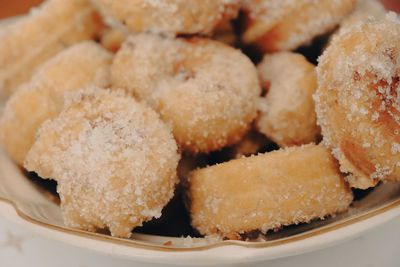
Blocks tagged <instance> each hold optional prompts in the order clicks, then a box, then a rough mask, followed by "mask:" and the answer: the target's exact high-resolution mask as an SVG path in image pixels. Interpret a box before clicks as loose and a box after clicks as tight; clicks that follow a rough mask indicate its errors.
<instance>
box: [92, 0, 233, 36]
mask: <svg viewBox="0 0 400 267" xmlns="http://www.w3.org/2000/svg"><path fill="white" fill-rule="evenodd" d="M92 2H93V4H94V5H95V6H97V7H98V8H99V10H100V12H101V13H102V14H103V15H104V17H105V20H106V22H107V23H108V24H110V25H112V26H117V27H122V28H125V29H127V30H128V31H131V32H134V33H140V32H152V33H164V34H167V35H172V36H175V35H176V34H194V33H200V34H210V33H211V32H212V30H213V29H214V28H215V27H216V26H217V25H218V24H219V23H221V22H222V21H224V20H227V19H231V18H235V17H236V16H237V14H238V11H239V0H172V1H162V0H150V1H148V0H147V1H146V0H118V1H114V0H92Z"/></svg>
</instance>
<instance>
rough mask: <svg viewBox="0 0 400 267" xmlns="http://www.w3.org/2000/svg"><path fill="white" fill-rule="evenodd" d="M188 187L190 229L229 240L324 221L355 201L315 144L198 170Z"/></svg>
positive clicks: (329, 159)
mask: <svg viewBox="0 0 400 267" xmlns="http://www.w3.org/2000/svg"><path fill="white" fill-rule="evenodd" d="M305 166H307V167H305ZM189 183H190V186H189V192H188V195H189V201H190V213H191V218H192V226H193V227H195V228H196V229H197V230H198V231H199V232H200V233H201V234H203V235H212V234H218V235H221V236H223V237H228V238H230V239H238V238H240V234H245V233H248V232H250V231H253V230H260V231H261V232H262V233H266V232H267V231H268V230H272V229H278V228H280V227H282V226H285V225H291V224H298V223H302V222H310V221H311V220H313V219H316V218H324V217H326V216H328V215H331V214H335V213H337V212H341V211H344V210H346V209H347V208H348V207H349V205H350V203H351V202H352V200H353V194H352V192H351V190H350V188H349V187H348V185H347V183H346V182H345V181H344V179H343V176H342V174H341V173H340V171H339V168H338V164H337V161H336V160H335V159H334V158H333V157H332V156H331V154H330V153H329V151H328V150H327V149H326V148H325V147H324V146H320V145H318V146H317V145H313V144H311V145H305V146H302V147H291V148H287V149H281V150H278V151H273V152H269V153H265V154H259V155H257V156H252V157H248V158H241V159H236V160H232V161H229V162H226V163H222V164H219V165H214V166H211V167H207V168H203V169H198V170H195V171H194V172H193V173H192V174H191V176H190V178H189Z"/></svg>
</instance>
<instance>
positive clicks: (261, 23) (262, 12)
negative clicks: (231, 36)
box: [242, 0, 356, 53]
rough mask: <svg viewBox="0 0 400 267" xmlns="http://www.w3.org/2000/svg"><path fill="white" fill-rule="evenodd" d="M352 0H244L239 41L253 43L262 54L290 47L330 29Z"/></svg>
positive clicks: (303, 43) (296, 46) (306, 42)
mask: <svg viewBox="0 0 400 267" xmlns="http://www.w3.org/2000/svg"><path fill="white" fill-rule="evenodd" d="M355 4H356V0H337V1H330V0H285V1H276V0H247V1H243V9H244V10H245V12H244V14H245V15H244V19H243V20H244V31H243V34H242V41H243V42H244V43H245V44H251V43H255V45H256V46H257V47H258V48H259V49H260V50H261V51H262V52H264V53H267V52H276V51H281V50H294V49H296V48H298V47H299V46H301V45H305V44H308V43H310V42H311V40H312V39H313V38H314V37H315V36H317V35H321V34H323V33H326V32H328V31H329V30H332V29H333V28H334V27H335V26H336V25H337V24H338V23H339V22H340V21H341V20H342V19H343V18H344V17H345V16H346V15H347V14H348V13H350V12H351V11H352V10H353V8H354V6H355Z"/></svg>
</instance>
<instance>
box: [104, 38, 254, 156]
mask: <svg viewBox="0 0 400 267" xmlns="http://www.w3.org/2000/svg"><path fill="white" fill-rule="evenodd" d="M111 79H112V84H113V86H114V87H116V88H123V89H125V90H127V91H128V92H130V93H132V94H133V95H134V96H136V97H137V98H138V99H140V100H145V101H146V102H147V103H148V104H149V105H150V106H151V107H153V108H154V109H155V110H156V111H158V112H159V113H160V115H161V118H162V119H163V120H164V121H166V122H168V123H170V124H171V125H172V128H173V133H174V136H175V138H176V140H177V142H178V145H179V146H180V148H181V149H183V150H185V151H188V152H193V153H198V152H209V151H213V150H218V149H221V148H222V147H224V146H226V145H230V144H234V143H236V142H238V141H239V140H240V138H241V137H242V136H243V134H244V133H245V132H246V130H247V129H248V128H249V127H250V124H251V122H252V120H253V119H254V118H255V116H256V107H255V103H256V100H257V97H258V96H259V94H260V86H259V82H258V78H257V72H256V69H255V67H254V65H253V64H252V63H251V61H250V60H249V59H248V58H247V57H246V56H245V55H243V54H242V53H241V52H240V51H238V50H236V49H234V48H232V47H229V46H227V45H225V44H223V43H220V42H217V41H212V40H209V39H204V38H191V39H174V40H171V39H165V38H162V37H160V36H156V35H148V34H139V35H135V36H130V37H128V39H127V41H125V43H123V45H122V48H121V49H120V50H119V51H118V53H117V54H116V56H115V58H114V61H113V64H112V68H111Z"/></svg>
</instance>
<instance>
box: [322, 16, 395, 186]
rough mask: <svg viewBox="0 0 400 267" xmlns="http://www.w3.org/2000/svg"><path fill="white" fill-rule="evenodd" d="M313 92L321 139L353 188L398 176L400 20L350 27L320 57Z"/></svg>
mask: <svg viewBox="0 0 400 267" xmlns="http://www.w3.org/2000/svg"><path fill="white" fill-rule="evenodd" d="M317 72H318V83H319V86H318V89H317V92H316V95H315V102H316V112H317V116H318V123H319V124H320V125H321V129H322V134H323V140H324V143H325V144H326V145H327V146H329V147H330V148H332V150H333V154H334V155H335V156H336V158H337V159H339V162H340V165H341V170H342V171H343V172H348V173H351V174H352V175H351V176H349V178H348V181H349V182H350V184H351V185H352V186H353V187H357V188H368V187H371V186H373V185H375V184H376V183H377V182H378V181H380V180H387V181H400V163H399V162H400V135H399V132H400V98H399V97H400V83H399V81H400V78H399V77H400V23H399V18H398V17H397V16H396V14H394V13H390V14H389V15H388V16H387V17H386V18H385V19H383V20H380V21H376V22H368V23H365V24H362V25H358V26H354V27H350V28H349V29H348V30H347V31H345V32H343V33H342V34H340V35H338V36H336V37H335V38H333V40H332V44H331V45H330V46H329V47H328V48H327V49H326V50H325V52H324V53H323V55H322V56H321V57H320V63H319V65H318V67H317Z"/></svg>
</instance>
